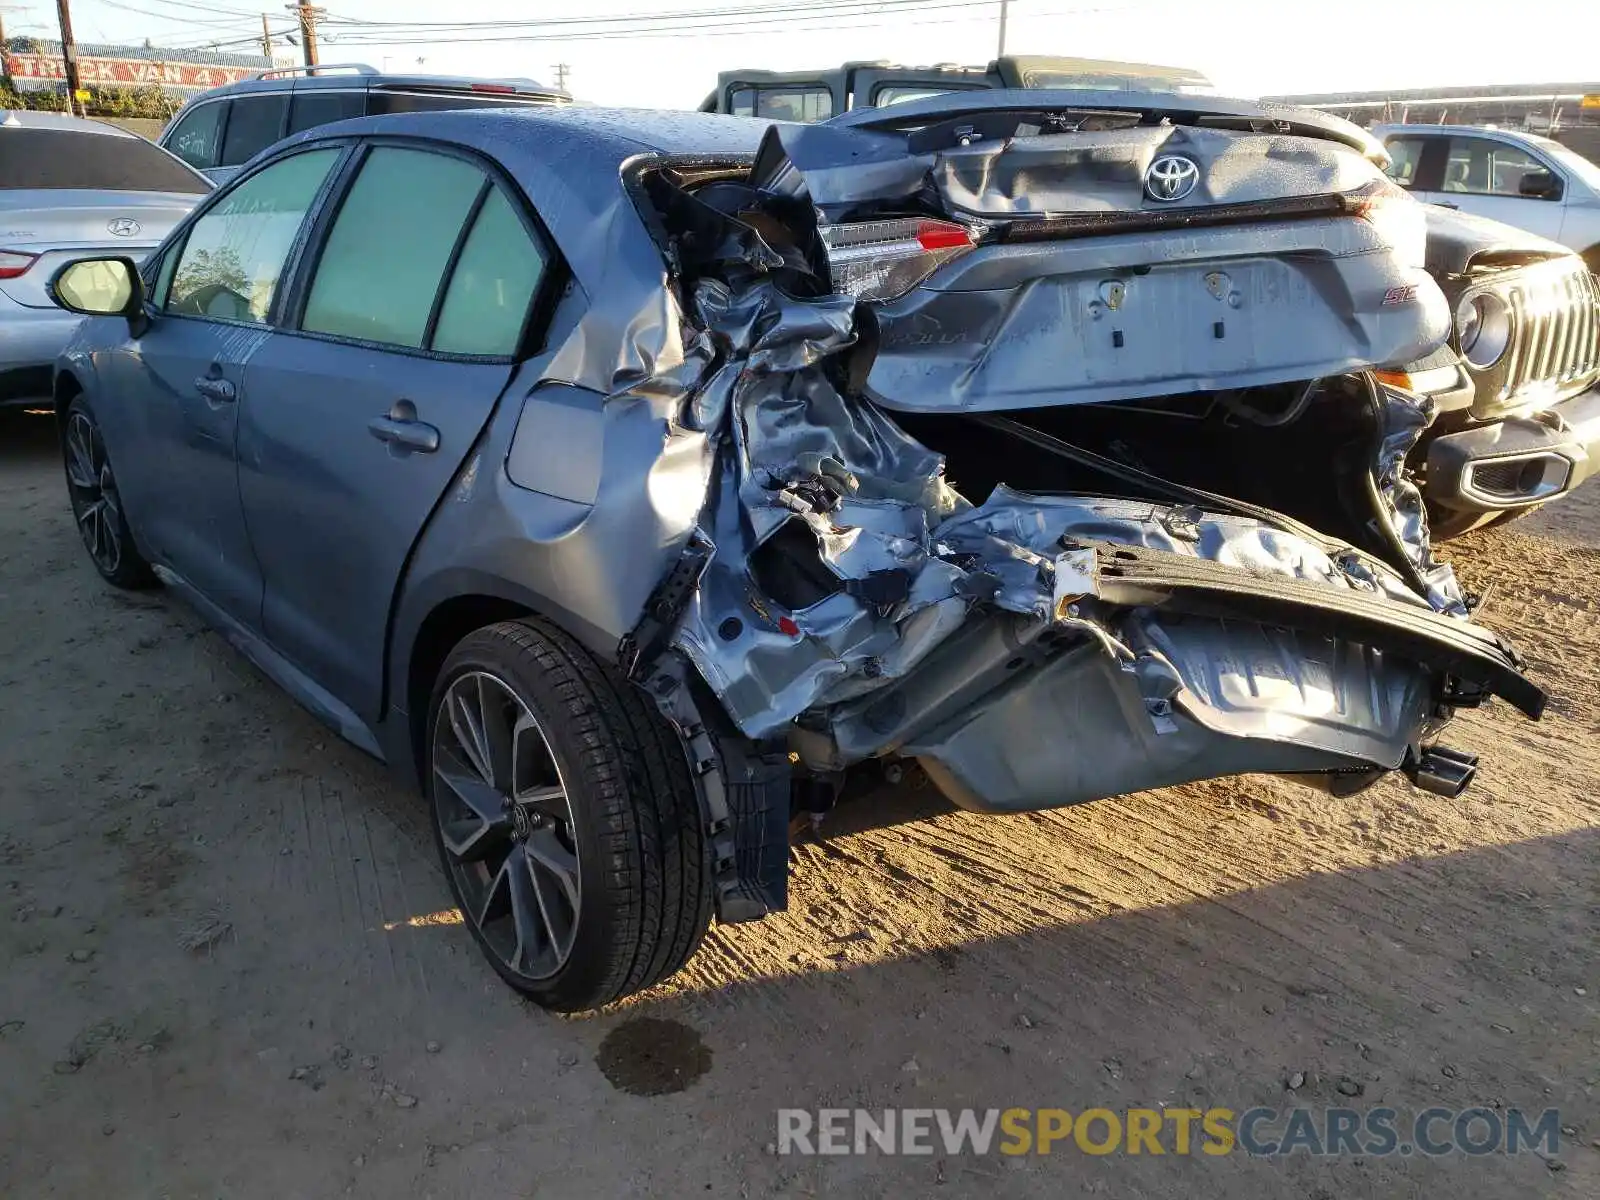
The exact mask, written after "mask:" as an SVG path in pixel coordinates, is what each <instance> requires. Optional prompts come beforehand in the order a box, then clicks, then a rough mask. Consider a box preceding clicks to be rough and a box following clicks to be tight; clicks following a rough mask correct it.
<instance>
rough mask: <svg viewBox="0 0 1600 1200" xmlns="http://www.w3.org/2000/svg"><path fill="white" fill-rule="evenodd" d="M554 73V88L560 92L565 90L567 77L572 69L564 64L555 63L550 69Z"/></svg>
mask: <svg viewBox="0 0 1600 1200" xmlns="http://www.w3.org/2000/svg"><path fill="white" fill-rule="evenodd" d="M550 69H551V70H552V71H554V72H555V73H556V87H557V88H559V89H560V90H561V91H563V92H564V91H566V90H567V76H568V75H570V74H572V68H571V67H569V66H568V65H567V64H566V63H556V64H555V65H554V66H552V67H551V68H550Z"/></svg>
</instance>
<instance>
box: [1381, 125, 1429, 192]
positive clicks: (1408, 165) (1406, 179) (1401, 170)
mask: <svg viewBox="0 0 1600 1200" xmlns="http://www.w3.org/2000/svg"><path fill="white" fill-rule="evenodd" d="M1425 144H1426V143H1425V142H1424V141H1423V140H1422V139H1421V138H1415V137H1397V138H1390V139H1389V141H1388V143H1387V144H1386V145H1385V147H1384V148H1385V149H1386V150H1388V151H1389V157H1390V158H1391V159H1392V160H1393V161H1392V162H1391V163H1390V164H1389V171H1388V175H1389V178H1390V179H1392V180H1394V181H1395V182H1396V183H1398V184H1399V185H1400V186H1401V187H1403V188H1409V187H1415V186H1416V185H1417V166H1418V165H1419V164H1420V163H1421V162H1422V147H1423V146H1424V145H1425Z"/></svg>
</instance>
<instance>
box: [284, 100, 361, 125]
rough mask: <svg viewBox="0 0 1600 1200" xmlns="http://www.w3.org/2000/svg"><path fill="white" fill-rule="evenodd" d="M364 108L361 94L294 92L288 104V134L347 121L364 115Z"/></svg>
mask: <svg viewBox="0 0 1600 1200" xmlns="http://www.w3.org/2000/svg"><path fill="white" fill-rule="evenodd" d="M366 107H367V97H366V95H365V93H363V92H336V91H331V90H330V91H318V92H296V93H295V94H294V98H293V99H292V100H291V101H290V102H289V132H290V133H299V132H301V131H302V130H306V129H315V128H316V127H317V126H318V125H331V124H333V123H334V122H335V121H348V120H349V119H350V118H351V117H359V116H362V115H364V114H365V113H366Z"/></svg>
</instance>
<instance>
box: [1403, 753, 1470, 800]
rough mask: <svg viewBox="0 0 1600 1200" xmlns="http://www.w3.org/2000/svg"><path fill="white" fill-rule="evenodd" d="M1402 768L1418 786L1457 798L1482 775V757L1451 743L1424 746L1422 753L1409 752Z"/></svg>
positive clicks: (1438, 794) (1430, 791) (1452, 798)
mask: <svg viewBox="0 0 1600 1200" xmlns="http://www.w3.org/2000/svg"><path fill="white" fill-rule="evenodd" d="M1400 769H1401V770H1402V771H1404V772H1405V776H1406V778H1407V779H1409V780H1410V781H1411V782H1412V784H1413V785H1414V786H1416V787H1419V788H1421V789H1422V790H1423V791H1425V792H1429V793H1431V794H1432V795H1435V796H1444V797H1445V798H1446V799H1450V800H1454V799H1455V798H1456V797H1457V796H1459V795H1461V793H1462V792H1464V791H1466V790H1467V786H1468V785H1469V784H1471V782H1472V780H1473V779H1474V777H1476V775H1477V774H1478V756H1477V755H1476V754H1468V753H1466V752H1465V751H1462V750H1452V749H1451V748H1450V747H1449V746H1424V747H1423V748H1422V752H1421V754H1419V755H1409V754H1408V755H1407V756H1406V761H1405V763H1404V765H1402V766H1401V768H1400Z"/></svg>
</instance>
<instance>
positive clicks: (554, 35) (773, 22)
mask: <svg viewBox="0 0 1600 1200" xmlns="http://www.w3.org/2000/svg"><path fill="white" fill-rule="evenodd" d="M891 5H892V6H893V9H892V10H891V12H890V13H889V14H888V15H900V14H903V15H917V16H918V17H919V20H920V14H922V13H926V12H939V11H948V10H956V9H959V10H974V9H991V10H992V9H993V7H994V0H942V2H941V0H878V2H877V3H873V2H871V0H842V2H840V3H835V4H833V5H792V6H790V5H785V6H783V7H773V8H762V9H754V10H747V11H749V12H750V13H751V14H752V15H753V14H755V13H760V14H762V15H761V16H759V17H754V19H751V20H744V21H729V20H726V19H723V18H722V17H721V16H720V14H718V15H716V16H711V15H709V14H707V15H696V16H694V17H686V18H683V20H685V21H687V20H694V21H709V22H710V23H705V24H686V23H677V24H668V23H667V21H666V19H665V18H661V19H655V18H646V19H645V20H644V21H643V22H642V23H640V24H638V25H635V26H632V27H628V28H605V27H603V28H599V29H593V28H578V29H571V30H568V29H565V28H563V27H564V26H567V25H579V26H583V25H588V24H591V23H590V22H584V21H571V20H567V19H556V20H553V21H551V22H549V25H550V26H554V27H556V28H555V29H553V30H547V29H546V27H545V26H544V25H543V24H542V23H533V22H519V23H518V24H517V25H516V26H514V27H513V28H519V29H524V28H535V29H541V30H543V31H541V32H536V33H535V32H529V33H520V32H509V31H508V32H504V33H500V34H497V35H487V34H477V33H476V32H475V31H474V32H471V34H470V36H462V34H461V33H454V32H447V31H445V30H442V29H441V30H435V31H431V32H424V31H420V30H418V31H413V30H409V29H407V30H405V31H404V33H402V34H399V35H392V34H384V33H380V32H379V31H377V30H368V29H361V30H360V31H359V32H356V31H347V30H346V28H344V27H340V28H339V29H338V31H337V33H336V34H332V33H330V40H333V38H334V37H336V38H337V40H338V41H339V43H340V44H342V45H389V46H399V45H415V44H419V43H423V42H447V43H451V44H472V43H480V42H550V41H605V40H609V39H613V38H632V37H651V36H655V37H662V36H667V37H677V36H681V35H683V34H686V33H693V34H703V35H705V36H708V37H714V36H719V35H721V34H724V33H725V32H726V31H729V30H739V29H747V28H751V27H756V28H763V29H767V28H772V27H775V26H776V27H780V28H794V27H799V26H803V25H807V24H815V23H816V22H818V21H825V22H828V23H829V24H830V25H836V23H837V22H839V21H841V20H847V19H849V18H858V17H869V18H871V17H878V16H881V15H884V12H883V10H884V9H885V8H886V7H889V6H891ZM818 8H825V9H826V10H827V11H823V12H818V11H817V9H818ZM847 9H849V10H853V11H846V10H847ZM1077 11H1083V10H1081V9H1080V10H1077ZM968 19H969V20H970V19H971V18H968ZM595 23H599V19H597V21H596V22H595ZM923 23H925V22H923ZM934 23H939V22H934ZM329 24H330V26H332V25H333V24H334V23H333V22H332V21H330V22H329ZM889 24H899V22H898V21H874V22H873V23H872V24H869V25H842V26H837V27H839V28H850V29H863V28H876V27H878V26H883V25H889ZM415 34H421V36H415Z"/></svg>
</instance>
